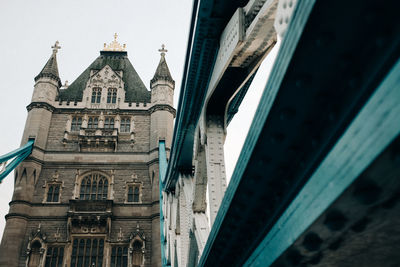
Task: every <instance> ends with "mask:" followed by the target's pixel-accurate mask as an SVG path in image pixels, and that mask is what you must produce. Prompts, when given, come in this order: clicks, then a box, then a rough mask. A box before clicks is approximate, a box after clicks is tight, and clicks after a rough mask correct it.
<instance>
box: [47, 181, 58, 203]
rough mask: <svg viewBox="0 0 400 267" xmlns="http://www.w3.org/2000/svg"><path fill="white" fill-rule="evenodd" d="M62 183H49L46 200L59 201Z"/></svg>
mask: <svg viewBox="0 0 400 267" xmlns="http://www.w3.org/2000/svg"><path fill="white" fill-rule="evenodd" d="M60 187H61V184H49V185H48V189H47V198H46V202H59V199H60Z"/></svg>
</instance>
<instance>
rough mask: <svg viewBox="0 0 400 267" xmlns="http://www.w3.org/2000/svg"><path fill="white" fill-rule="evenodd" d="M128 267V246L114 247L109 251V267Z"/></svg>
mask: <svg viewBox="0 0 400 267" xmlns="http://www.w3.org/2000/svg"><path fill="white" fill-rule="evenodd" d="M127 266H128V246H114V247H112V250H111V267H127Z"/></svg>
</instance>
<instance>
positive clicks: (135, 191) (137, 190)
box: [133, 186, 139, 202]
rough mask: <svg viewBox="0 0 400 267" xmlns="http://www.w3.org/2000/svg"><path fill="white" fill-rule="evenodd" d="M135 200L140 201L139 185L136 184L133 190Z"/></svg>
mask: <svg viewBox="0 0 400 267" xmlns="http://www.w3.org/2000/svg"><path fill="white" fill-rule="evenodd" d="M133 202H139V187H138V186H135V190H134V192H133Z"/></svg>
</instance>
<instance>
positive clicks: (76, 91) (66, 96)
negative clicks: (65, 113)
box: [58, 50, 150, 103]
mask: <svg viewBox="0 0 400 267" xmlns="http://www.w3.org/2000/svg"><path fill="white" fill-rule="evenodd" d="M106 65H109V66H110V67H111V69H113V70H114V71H122V72H123V74H122V80H123V81H124V89H125V102H137V103H138V102H141V103H150V91H148V90H147V88H146V86H145V85H144V83H143V81H142V80H141V79H140V77H139V75H138V73H137V72H136V70H135V69H134V68H133V66H132V64H131V62H130V61H129V59H128V56H127V52H125V51H107V50H103V51H100V56H99V57H98V58H96V59H95V61H93V63H92V64H90V66H89V67H88V68H87V69H86V70H85V71H84V72H83V73H82V74H81V75H79V77H78V78H77V79H76V80H75V81H74V82H73V83H72V84H71V85H70V86H69V87H68V88H67V89H65V90H60V94H59V97H58V99H59V100H62V101H82V96H83V91H84V90H85V88H86V83H87V81H88V80H89V78H90V71H91V70H101V69H103V68H104V67H105V66H106Z"/></svg>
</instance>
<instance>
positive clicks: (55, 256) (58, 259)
mask: <svg viewBox="0 0 400 267" xmlns="http://www.w3.org/2000/svg"><path fill="white" fill-rule="evenodd" d="M63 256H64V247H48V248H47V253H46V264H45V267H53V266H54V267H62V263H63Z"/></svg>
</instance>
